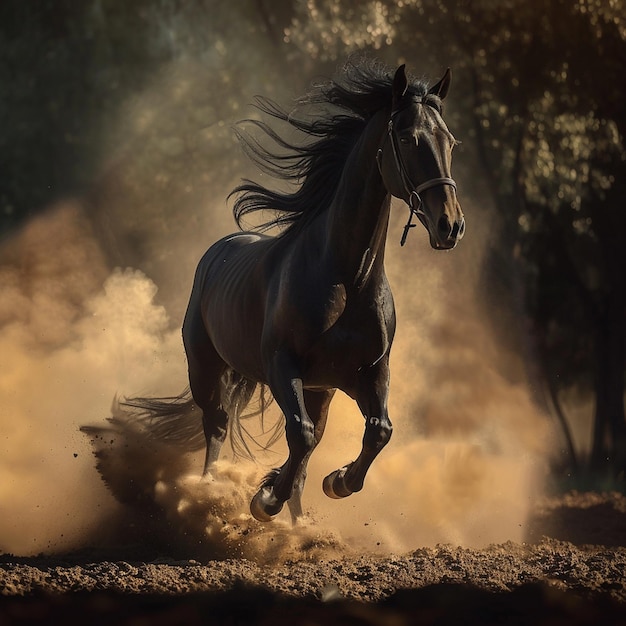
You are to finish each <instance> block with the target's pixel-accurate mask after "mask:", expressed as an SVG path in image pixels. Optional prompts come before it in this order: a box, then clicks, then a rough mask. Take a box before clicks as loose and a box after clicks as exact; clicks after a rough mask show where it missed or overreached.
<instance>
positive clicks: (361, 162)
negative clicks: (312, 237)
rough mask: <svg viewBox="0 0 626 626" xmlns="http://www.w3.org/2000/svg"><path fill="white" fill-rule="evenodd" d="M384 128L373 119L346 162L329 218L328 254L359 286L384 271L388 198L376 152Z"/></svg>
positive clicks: (382, 119) (379, 119) (382, 118)
mask: <svg viewBox="0 0 626 626" xmlns="http://www.w3.org/2000/svg"><path fill="white" fill-rule="evenodd" d="M385 124H386V116H385V115H384V113H382V112H381V113H379V114H377V115H375V116H374V117H373V118H372V119H371V120H370V122H369V124H368V125H367V127H366V128H365V130H364V131H363V133H362V135H361V137H360V138H359V140H358V141H357V143H356V144H355V146H354V149H353V150H352V152H351V153H350V156H349V157H348V159H347V160H346V165H345V167H344V172H343V175H342V178H341V182H340V184H339V188H338V190H337V194H336V196H335V199H334V200H333V203H332V206H331V208H330V210H329V212H328V216H327V222H326V227H327V229H328V230H327V233H326V251H327V253H328V254H329V255H330V256H332V258H333V259H334V260H335V261H337V262H338V263H339V264H340V267H341V268H342V273H343V274H344V275H345V279H346V280H350V282H352V284H354V285H356V286H357V287H358V286H360V285H363V284H365V283H366V282H367V280H368V279H369V277H370V276H371V275H372V273H373V272H375V271H376V270H382V266H383V261H384V253H385V241H386V237H387V227H388V222H389V207H390V196H389V194H388V192H387V190H386V189H385V186H384V184H383V181H382V178H381V176H380V172H379V170H378V164H377V163H376V152H377V150H378V148H379V147H380V143H381V138H382V136H383V133H384V130H385Z"/></svg>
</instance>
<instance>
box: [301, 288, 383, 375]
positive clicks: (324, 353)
mask: <svg viewBox="0 0 626 626" xmlns="http://www.w3.org/2000/svg"><path fill="white" fill-rule="evenodd" d="M394 319H395V318H394V311H393V302H392V301H391V299H390V294H389V298H388V299H384V298H383V299H374V298H372V299H369V300H367V301H362V302H354V303H351V302H350V300H349V299H348V301H347V303H346V308H345V310H344V311H343V312H342V314H341V315H340V316H338V317H337V319H336V320H334V322H333V323H332V325H329V327H328V328H326V329H325V330H324V332H322V333H321V334H320V335H319V337H318V339H317V341H315V342H314V344H313V346H312V347H311V349H310V351H309V353H308V355H307V363H308V368H307V369H308V371H309V373H310V376H311V378H312V379H315V381H319V382H323V383H324V384H328V385H330V386H341V384H340V383H341V381H342V380H343V379H344V378H345V377H348V376H352V375H353V374H354V372H356V371H357V370H359V369H361V368H364V367H368V366H370V365H373V364H374V363H376V362H377V361H379V360H380V359H381V358H382V357H383V356H384V355H385V354H386V353H387V352H388V351H389V349H390V347H391V342H392V341H393V333H394V328H395V322H394Z"/></svg>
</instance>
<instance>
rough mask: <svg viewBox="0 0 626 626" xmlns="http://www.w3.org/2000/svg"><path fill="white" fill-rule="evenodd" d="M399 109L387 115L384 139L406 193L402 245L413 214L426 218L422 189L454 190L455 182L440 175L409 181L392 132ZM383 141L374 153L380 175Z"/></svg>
mask: <svg viewBox="0 0 626 626" xmlns="http://www.w3.org/2000/svg"><path fill="white" fill-rule="evenodd" d="M400 110H401V109H396V110H395V111H392V112H391V116H390V117H389V122H388V124H387V135H386V137H385V139H389V142H390V143H391V151H392V152H393V159H394V161H395V164H396V170H397V172H398V174H399V176H400V181H401V182H402V186H403V187H404V191H405V192H406V193H407V195H408V197H409V200H408V203H407V204H408V206H409V219H408V221H407V223H406V225H405V227H404V230H403V232H402V238H401V239H400V245H401V246H403V245H404V244H405V243H406V238H407V235H408V234H409V230H410V229H411V228H413V227H414V226H416V224H413V216H414V215H415V216H417V218H418V219H420V220H422V222H423V221H424V220H425V219H426V213H425V211H424V209H423V208H422V206H423V204H424V203H423V201H422V198H421V196H420V193H422V191H426V189H431V188H432V187H438V186H439V185H450V186H451V187H453V188H454V190H455V191H456V182H454V180H453V179H452V178H448V177H441V178H431V179H429V180H427V181H425V182H423V183H422V184H421V185H414V184H413V182H412V181H411V177H410V176H409V173H408V171H407V169H406V166H405V164H404V161H403V160H402V155H401V154H400V149H399V146H398V143H397V142H398V139H397V137H396V135H395V133H394V129H393V122H394V118H395V116H396V115H397V114H398V113H399V112H400ZM384 145H385V142H384V141H383V146H382V147H380V148H379V149H378V152H377V153H376V162H377V163H378V169H379V171H380V173H381V175H382V158H383V147H384Z"/></svg>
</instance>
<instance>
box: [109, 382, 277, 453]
mask: <svg viewBox="0 0 626 626" xmlns="http://www.w3.org/2000/svg"><path fill="white" fill-rule="evenodd" d="M257 388H258V390H259V393H258V395H257V402H256V406H254V407H252V408H251V410H250V411H248V412H244V411H245V410H246V408H247V407H248V406H249V405H250V402H251V400H252V398H253V396H254V394H255V391H257ZM221 398H222V406H223V408H224V410H225V411H226V412H227V413H228V416H229V425H230V427H229V436H230V442H231V447H232V449H233V452H234V453H235V454H236V455H239V456H246V457H248V458H254V454H253V452H252V450H251V448H250V445H249V443H248V442H249V441H252V442H254V444H255V446H256V447H258V448H260V449H268V448H270V447H271V446H272V445H273V444H274V443H275V442H276V441H277V440H278V438H279V437H280V435H281V432H282V421H281V420H278V421H277V422H276V424H274V425H273V426H272V427H271V428H269V429H266V427H265V423H264V418H265V411H266V409H267V408H268V406H269V405H270V404H271V403H272V401H273V397H272V395H271V393H270V392H269V390H268V388H267V386H266V385H263V384H258V383H256V382H255V381H252V380H249V379H247V378H244V377H243V376H240V375H239V374H236V373H235V372H233V371H232V370H230V371H227V372H226V374H224V376H223V378H222V381H221ZM251 417H260V419H261V436H264V438H265V439H267V441H265V443H261V442H260V441H259V440H258V439H257V438H256V437H255V436H253V435H252V434H251V433H250V432H249V431H248V429H247V428H246V427H245V425H244V424H243V423H242V421H243V420H245V419H248V418H251ZM120 418H121V419H123V420H124V421H126V422H134V423H135V425H137V426H139V427H140V428H141V429H142V430H143V431H144V432H145V433H146V434H147V436H148V437H149V438H150V439H152V440H155V441H159V442H162V443H167V444H169V445H174V446H177V447H180V448H182V449H184V450H187V451H195V450H201V449H202V448H204V447H205V445H206V441H205V437H204V429H203V426H202V410H201V409H200V407H199V406H198V405H197V404H196V403H195V402H194V400H193V398H192V396H191V391H190V390H189V388H187V389H185V390H184V391H183V392H182V393H181V394H180V395H178V396H172V397H166V398H147V397H134V398H126V399H124V400H122V401H118V402H117V403H116V405H115V406H114V411H113V418H110V419H112V420H113V421H117V420H119V419H120Z"/></svg>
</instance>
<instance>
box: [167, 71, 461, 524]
mask: <svg viewBox="0 0 626 626" xmlns="http://www.w3.org/2000/svg"><path fill="white" fill-rule="evenodd" d="M449 84H450V71H449V70H448V71H446V73H445V75H444V76H443V78H442V79H441V80H440V81H439V82H437V83H436V84H435V85H434V86H432V87H430V88H428V86H427V85H426V84H424V83H422V82H419V81H414V80H409V79H408V78H407V75H406V72H405V67H404V65H402V66H400V67H399V68H398V69H397V71H396V72H395V74H394V73H393V72H392V71H389V70H388V69H386V68H383V67H381V66H380V65H378V64H375V63H371V62H364V63H360V64H358V63H351V64H348V65H347V66H346V68H345V69H344V71H343V73H341V74H340V75H339V76H338V77H337V78H336V79H335V80H333V81H331V82H329V83H328V84H325V85H323V86H318V87H317V88H314V89H313V90H312V91H311V92H310V93H309V94H308V95H307V96H305V97H304V98H303V99H302V100H301V101H299V105H298V106H297V107H296V110H295V112H291V113H287V112H285V111H283V110H282V109H281V108H279V107H278V106H277V105H275V104H273V103H271V102H269V101H267V100H259V101H258V102H257V105H258V106H259V108H260V109H261V110H262V111H263V112H264V113H265V114H268V115H270V116H271V117H273V118H275V119H278V120H281V121H283V122H286V123H287V124H288V125H290V126H291V127H293V128H295V129H297V131H299V132H300V133H301V134H304V136H305V137H306V140H304V141H302V142H301V143H299V144H294V143H293V142H290V141H288V140H286V139H285V138H284V137H283V136H281V135H279V134H278V133H277V132H276V131H275V130H274V129H272V128H271V127H270V126H268V125H267V124H265V123H263V122H253V123H254V124H256V125H257V126H258V127H260V128H261V129H262V130H263V131H264V132H265V133H266V135H267V136H269V138H270V139H271V140H273V142H274V143H275V144H276V146H277V148H278V149H277V150H276V151H275V152H272V151H270V150H268V149H266V148H264V147H262V145H261V143H259V142H258V141H255V140H253V139H248V140H246V139H245V137H244V145H246V146H247V148H248V152H249V154H250V155H251V156H252V157H253V158H254V159H255V160H256V161H257V163H258V164H259V165H260V166H261V167H262V168H263V169H264V170H265V171H266V172H269V173H271V174H272V175H274V176H276V177H279V178H282V179H285V180H288V181H291V182H292V183H296V187H295V189H294V190H293V191H292V192H291V193H289V192H285V193H279V192H275V191H270V190H268V189H266V188H265V187H262V186H260V185H258V184H255V183H253V182H251V181H244V184H242V185H241V186H240V187H238V188H237V189H235V190H234V192H233V194H235V195H236V196H237V199H236V202H235V207H234V214H235V218H236V220H237V223H238V224H239V225H240V226H241V223H242V219H243V218H244V217H245V216H246V215H248V214H250V213H252V212H255V211H263V210H269V211H273V212H274V213H273V215H274V219H272V220H271V221H268V222H266V223H265V224H264V225H263V227H271V226H282V227H283V228H282V230H281V231H280V233H279V234H278V235H277V236H269V235H267V234H264V232H265V231H264V228H263V227H260V228H259V229H257V231H255V232H239V233H236V234H233V235H230V236H228V237H225V238H224V239H221V240H220V241H218V242H217V243H215V244H214V245H212V246H211V247H210V248H209V250H208V251H207V252H206V253H205V254H204V256H203V257H202V259H201V261H200V263H199V265H198V268H197V271H196V275H195V280H194V285H193V289H192V292H191V298H190V301H189V306H188V308H187V313H186V315H185V320H184V324H183V340H184V345H185V350H186V353H187V360H188V365H189V382H190V388H191V393H192V395H193V400H194V401H195V403H196V404H197V406H198V407H199V408H200V409H201V411H202V423H203V427H204V436H205V438H206V445H207V452H206V462H205V466H204V473H205V474H208V473H210V472H211V467H212V465H213V464H214V463H215V461H216V460H217V458H218V455H219V452H220V448H221V446H222V443H223V442H224V440H225V437H226V433H227V429H228V422H229V416H230V419H231V420H237V419H238V417H239V415H240V414H241V411H242V410H243V409H244V408H245V406H246V405H247V404H248V402H249V400H250V399H251V397H252V395H253V392H254V390H255V388H256V387H257V385H259V384H261V385H267V386H268V387H269V390H270V391H271V393H272V395H273V396H274V398H275V400H276V402H277V403H278V405H279V406H280V409H281V410H282V412H283V413H284V416H285V430H286V437H287V443H288V446H289V455H288V458H287V460H286V461H285V463H284V464H283V465H282V466H281V467H280V468H278V469H275V470H273V471H272V472H270V474H269V475H268V476H266V478H265V479H264V481H263V483H262V484H261V486H260V489H259V491H258V492H257V494H256V495H255V496H254V498H253V500H252V502H251V505H250V509H251V512H252V514H253V515H254V517H255V518H256V519H258V520H261V521H269V520H271V519H272V518H273V517H274V516H275V515H276V514H277V513H278V512H279V511H280V510H281V509H282V507H283V505H284V503H285V502H287V503H288V505H289V508H290V512H291V515H292V518H293V519H294V520H295V519H297V518H298V517H299V516H301V515H302V505H301V494H302V489H303V487H304V481H305V477H306V467H307V462H308V459H309V457H310V455H311V453H312V452H313V449H314V448H315V446H316V445H317V443H318V442H319V441H320V439H321V437H322V434H323V432H324V427H325V424H326V418H327V414H328V409H329V405H330V402H331V400H332V398H333V394H334V393H335V391H336V390H337V389H341V390H342V391H344V392H345V393H346V394H348V395H349V396H350V397H351V398H353V399H354V400H356V402H357V404H358V406H359V408H360V410H361V412H362V413H363V416H364V418H365V434H364V437H363V445H362V450H361V452H360V454H359V456H358V458H357V459H356V460H355V461H353V462H352V463H349V464H347V465H345V466H344V467H342V468H341V469H338V470H336V471H335V472H333V473H331V474H330V475H329V476H327V477H326V478H325V479H324V482H323V489H324V492H325V493H326V494H327V495H328V496H330V497H331V498H343V497H346V496H349V495H350V494H351V493H353V492H356V491H359V490H360V489H361V488H362V487H363V481H364V479H365V475H366V473H367V471H368V468H369V467H370V465H371V463H372V462H373V461H374V459H375V457H376V456H377V455H378V453H379V452H380V451H381V450H382V448H383V447H384V446H385V444H386V443H387V442H388V441H389V438H390V437H391V432H392V426H391V422H390V420H389V416H388V413H387V397H388V390H389V351H390V349H391V344H392V342H393V338H394V332H395V326H396V320H395V309H394V303H393V297H392V294H391V289H390V287H389V283H388V281H387V277H386V276H385V270H384V254H385V242H386V239H387V228H388V221H389V212H390V205H391V196H392V195H393V196H396V197H398V198H401V199H402V200H404V201H405V202H406V203H407V204H408V206H409V209H410V213H409V221H408V222H407V226H406V227H405V231H404V235H403V238H402V243H404V240H405V239H406V234H407V233H408V231H409V229H410V227H411V226H412V224H411V220H412V218H413V216H417V217H418V218H419V220H420V221H421V222H422V224H423V225H424V226H425V227H426V229H427V230H428V233H429V236H430V244H431V246H432V247H433V248H436V249H439V250H446V249H450V248H453V247H454V246H455V245H456V244H457V242H458V241H459V239H460V238H461V237H462V236H463V232H464V219H463V213H462V212H461V208H460V205H459V203H458V201H457V197H456V184H455V182H454V180H453V179H452V178H451V175H450V165H451V158H452V149H453V147H454V145H455V143H456V142H455V139H454V137H453V136H452V134H451V133H450V131H449V130H448V128H447V127H446V124H445V123H444V121H443V118H442V100H443V99H444V98H445V96H446V94H447V93H448V87H449ZM187 406H188V407H189V403H188V405H187ZM172 413H173V411H172V410H169V415H168V410H165V411H162V414H165V415H164V419H167V418H168V417H172ZM173 425H174V422H172V424H171V426H173ZM231 427H232V425H231ZM170 432H171V431H170Z"/></svg>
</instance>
